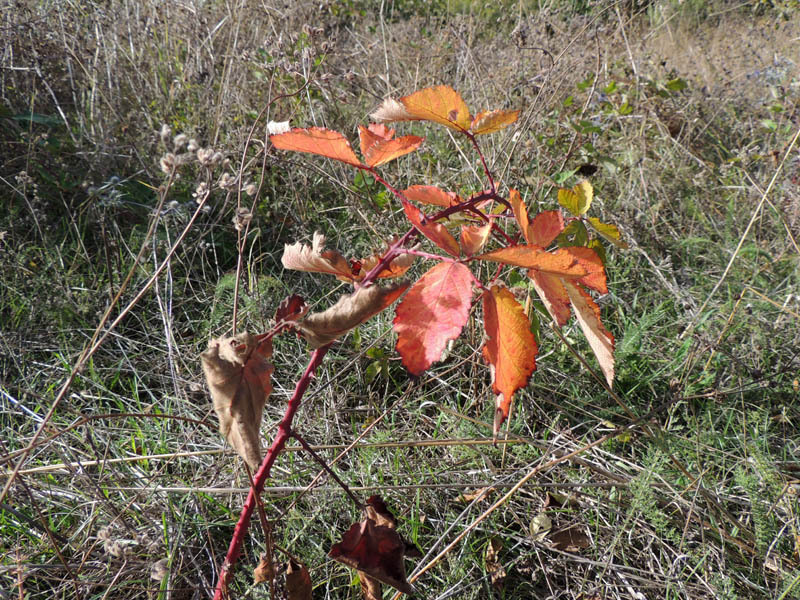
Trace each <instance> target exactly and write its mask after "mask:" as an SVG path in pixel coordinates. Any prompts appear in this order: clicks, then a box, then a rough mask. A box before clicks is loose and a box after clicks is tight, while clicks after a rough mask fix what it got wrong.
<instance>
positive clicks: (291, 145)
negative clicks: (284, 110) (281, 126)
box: [269, 127, 363, 167]
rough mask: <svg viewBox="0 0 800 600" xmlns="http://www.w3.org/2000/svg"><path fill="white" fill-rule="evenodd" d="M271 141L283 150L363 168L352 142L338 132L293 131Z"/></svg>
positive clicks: (316, 130)
mask: <svg viewBox="0 0 800 600" xmlns="http://www.w3.org/2000/svg"><path fill="white" fill-rule="evenodd" d="M269 140H270V142H272V145H273V146H275V147H276V148H280V149H281V150H293V151H295V152H308V153H309V154H318V155H319V156H326V157H328V158H332V159H334V160H338V161H341V162H343V163H347V164H349V165H354V166H357V167H360V166H363V165H362V164H361V161H359V160H358V159H357V158H356V155H355V154H354V153H353V149H352V148H351V147H350V142H348V141H347V139H346V138H345V137H344V136H343V135H342V134H341V133H339V132H338V131H331V130H330V129H325V128H323V127H310V128H308V129H292V130H291V131H288V132H286V133H279V134H277V135H271V136H270V138H269Z"/></svg>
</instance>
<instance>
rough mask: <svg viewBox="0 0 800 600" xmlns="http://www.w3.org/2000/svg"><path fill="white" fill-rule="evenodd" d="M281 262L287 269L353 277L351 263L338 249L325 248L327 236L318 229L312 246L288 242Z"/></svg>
mask: <svg viewBox="0 0 800 600" xmlns="http://www.w3.org/2000/svg"><path fill="white" fill-rule="evenodd" d="M281 262H282V263H283V266H284V268H286V269H294V270H296V271H310V272H313V273H329V274H331V275H339V276H342V277H345V278H347V279H352V276H351V269H350V263H348V262H347V260H346V259H345V257H344V256H342V255H341V254H339V253H338V252H336V250H325V236H324V235H323V234H322V233H320V232H318V231H317V232H315V233H314V241H313V242H312V245H311V246H306V245H305V244H303V243H301V242H297V243H295V244H291V245H289V244H286V245H285V246H284V248H283V256H282V257H281Z"/></svg>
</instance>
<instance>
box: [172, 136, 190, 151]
mask: <svg viewBox="0 0 800 600" xmlns="http://www.w3.org/2000/svg"><path fill="white" fill-rule="evenodd" d="M188 139H189V138H188V137H187V136H186V134H185V133H179V134H178V135H176V136H175V137H174V138H173V140H172V149H173V150H174V151H175V152H178V151H179V150H180V149H181V148H183V145H184V144H185V143H186V142H187V140H188Z"/></svg>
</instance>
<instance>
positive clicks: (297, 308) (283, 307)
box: [275, 294, 308, 324]
mask: <svg viewBox="0 0 800 600" xmlns="http://www.w3.org/2000/svg"><path fill="white" fill-rule="evenodd" d="M307 312H308V306H307V305H306V302H305V300H303V298H301V297H300V296H298V295H297V294H292V295H291V296H287V297H286V298H284V299H283V301H282V302H281V303H280V304H279V305H278V308H277V310H276V311H275V323H278V324H280V323H291V322H292V321H296V320H297V319H301V318H303V317H304V316H305V315H306V313H307Z"/></svg>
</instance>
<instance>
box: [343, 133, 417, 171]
mask: <svg viewBox="0 0 800 600" xmlns="http://www.w3.org/2000/svg"><path fill="white" fill-rule="evenodd" d="M378 128H383V129H382V130H380V129H378ZM374 130H377V131H378V132H376V131H374ZM358 131H359V136H360V138H361V154H362V155H363V156H364V160H365V161H366V163H367V164H368V165H369V166H370V167H377V166H378V165H382V164H385V163H387V162H389V161H391V160H394V159H395V158H398V157H400V156H403V155H404V154H408V153H410V152H413V151H414V150H416V149H417V148H419V146H420V144H421V143H422V142H423V140H424V139H425V138H421V137H418V136H416V135H406V136H403V137H401V138H397V139H396V140H395V139H392V137H393V136H394V130H393V129H388V128H387V127H386V126H385V125H380V124H378V123H373V124H372V125H370V127H369V129H367V128H366V127H364V126H363V125H359V126H358ZM387 136H388V137H387Z"/></svg>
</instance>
